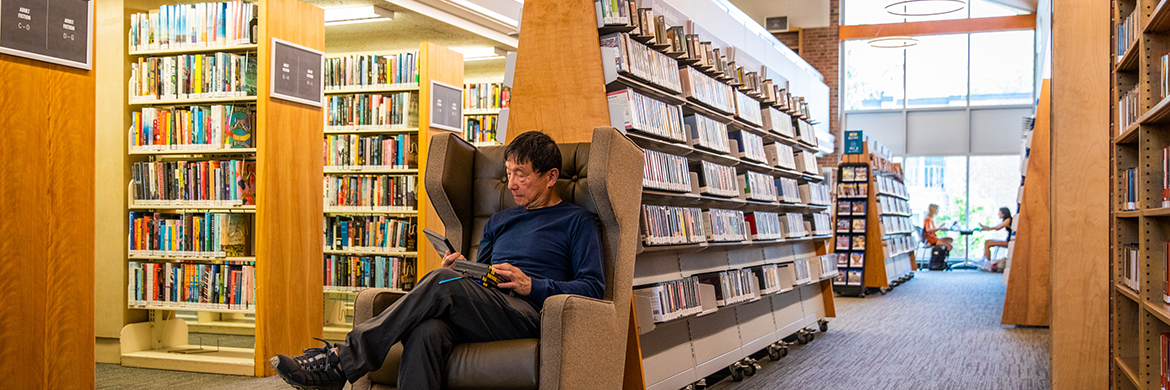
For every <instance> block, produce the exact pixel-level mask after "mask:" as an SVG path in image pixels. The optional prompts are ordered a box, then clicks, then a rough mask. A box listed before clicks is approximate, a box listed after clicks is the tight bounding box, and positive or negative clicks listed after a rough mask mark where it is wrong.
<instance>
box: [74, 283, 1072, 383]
mask: <svg viewBox="0 0 1170 390" xmlns="http://www.w3.org/2000/svg"><path fill="white" fill-rule="evenodd" d="M1001 280H1002V279H1001V275H999V274H987V273H982V272H978V271H955V272H919V273H918V276H917V277H915V278H914V279H913V280H911V281H910V282H908V283H906V284H904V285H902V286H899V287H897V288H896V289H894V291H892V292H890V293H889V294H888V295H885V296H878V295H875V296H870V297H867V298H862V299H858V298H842V297H838V298H837V299H836V304H837V319H836V320H834V321H833V322H831V323H830V324H829V332H828V333H823V334H822V333H818V334H817V338H816V340H814V341H813V342H812V343H811V344H808V345H805V346H797V347H795V348H793V350H792V352H791V353H789V354H788V357H785V358H783V359H781V360H780V361H778V362H771V361H769V360H768V359H767V358H764V359H763V360H761V361H760V363H761V365H763V367H764V368H763V370H761V371H760V372H758V373H756V375H755V376H753V377H750V378H747V379H745V380H744V381H743V382H733V381H732V380H731V379H724V380H722V381H719V382H718V383H714V384H713V386H711V387H710V388H711V390H728V389H735V390H755V389H818V390H820V389H848V390H856V389H867V390H880V389H996V390H999V389H1048V388H1049V379H1048V377H1049V370H1048V360H1049V358H1048V356H1049V355H1048V351H1049V331H1048V329H1047V328H1018V329H1017V328H1013V327H1004V326H1000V325H999V320H1000V311H1001V310H1002V308H1003V295H1004V290H1005V287H1004V286H1003V285H1002V284H1000V281H1001ZM205 340H206V339H205ZM97 388H98V389H127V390H140V389H141V390H145V389H168V388H182V389H217V390H226V389H291V387H288V386H287V385H285V384H284V382H282V381H281V380H280V378H277V377H272V378H250V377H239V376H228V375H209V374H192V373H184V372H175V371H161V370H147V369H136V368H124V367H121V366H118V365H112V364H98V365H97ZM347 388H348V386H347Z"/></svg>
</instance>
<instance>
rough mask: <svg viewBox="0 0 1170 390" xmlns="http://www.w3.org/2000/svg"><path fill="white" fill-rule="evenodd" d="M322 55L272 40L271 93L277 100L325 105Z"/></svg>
mask: <svg viewBox="0 0 1170 390" xmlns="http://www.w3.org/2000/svg"><path fill="white" fill-rule="evenodd" d="M323 61H324V53H322V52H321V51H319V50H313V49H310V48H307V47H304V46H301V45H297V44H295V43H292V42H287V41H283V40H280V39H276V38H272V93H271V96H272V97H274V98H277V99H284V100H289V101H294V102H297V103H304V104H308V105H312V106H317V107H324V106H325V103H324V101H325V87H324V85H323V84H321V75H322V67H323V64H324V62H323Z"/></svg>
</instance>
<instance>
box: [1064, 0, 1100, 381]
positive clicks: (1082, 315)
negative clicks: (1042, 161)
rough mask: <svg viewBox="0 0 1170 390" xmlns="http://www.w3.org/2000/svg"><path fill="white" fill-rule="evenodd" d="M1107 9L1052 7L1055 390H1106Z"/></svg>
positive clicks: (1072, 3)
mask: <svg viewBox="0 0 1170 390" xmlns="http://www.w3.org/2000/svg"><path fill="white" fill-rule="evenodd" d="M1110 12H1111V11H1110V4H1109V2H1105V1H1096V0H1069V1H1059V2H1054V3H1053V15H1052V143H1051V147H1052V175H1051V177H1052V191H1051V202H1052V208H1051V210H1052V219H1051V226H1052V263H1053V264H1056V265H1058V266H1056V267H1052V268H1051V272H1052V351H1051V356H1052V370H1051V372H1052V389H1054V390H1063V389H1105V388H1109V387H1110V386H1109V385H1110V383H1109V367H1110V356H1109V323H1110V318H1109V305H1110V302H1109V297H1110V289H1111V288H1112V286H1110V285H1109V274H1110V270H1111V268H1110V267H1109V264H1110V260H1111V257H1110V255H1109V254H1110V248H1109V235H1110V231H1109V226H1110V223H1109V219H1110V214H1109V211H1110V209H1109V207H1110V204H1111V202H1110V197H1109V188H1110V183H1109V175H1110V171H1111V168H1110V155H1109V153H1110V150H1111V149H1112V148H1113V147H1112V144H1111V142H1110V139H1109V134H1110V129H1111V128H1110V120H1109V119H1110V118H1109V116H1110V112H1111V110H1110V103H1109V102H1110V96H1109V85H1110V82H1109V80H1110V66H1112V64H1111V61H1109V58H1110V45H1111V43H1112V41H1111V39H1110V31H1111V29H1112V28H1113V26H1112V25H1111V23H1110V19H1109V17H1108V15H1110Z"/></svg>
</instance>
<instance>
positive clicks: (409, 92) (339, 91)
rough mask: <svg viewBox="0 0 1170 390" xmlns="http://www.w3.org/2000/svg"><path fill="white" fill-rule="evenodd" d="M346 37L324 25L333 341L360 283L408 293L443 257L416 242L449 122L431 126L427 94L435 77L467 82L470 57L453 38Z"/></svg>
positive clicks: (329, 332) (329, 326)
mask: <svg viewBox="0 0 1170 390" xmlns="http://www.w3.org/2000/svg"><path fill="white" fill-rule="evenodd" d="M366 26H369V27H368V28H370V29H377V28H378V24H367V25H366ZM363 27H364V26H363ZM346 36H347V37H358V38H350V39H348V40H346V39H338V38H333V39H331V38H329V34H326V44H327V50H326V55H325V63H326V69H325V79H326V83H325V86H326V87H325V97H326V102H327V105H326V107H325V110H326V115H325V122H324V134H325V137H324V143H325V145H324V148H325V150H327V151H328V153H327V155H326V161H325V171H324V173H325V188H324V199H323V200H324V203H323V204H324V208H325V227H324V243H325V246H324V257H323V263H322V269H323V272H324V277H325V279H324V280H325V283H324V285H325V313H324V315H325V323H324V334H325V339H328V340H344V339H345V335H346V334H347V333H349V331H350V330H353V322H352V321H353V320H352V319H353V304H354V299H356V298H357V294H358V293H359V292H361V291H362V290H364V289H367V288H371V287H376V288H390V289H399V290H403V291H404V292H405V291H408V290H410V289H411V288H413V286H414V284H415V283H416V282H417V280H418V278H419V277H421V276H422V275H425V274H426V270H427V269H433V268H434V267H436V266H437V265H435V264H437V260H435V262H436V263H434V264H431V265H429V266H428V264H427V261H426V259H427V256H428V255H427V254H428V253H429V249H430V247H429V246H427V245H417V241H418V240H417V236H418V234H419V232H421V231H422V229H423V228H426V227H427V225H426V220H427V212H426V211H427V210H428V204H429V201H428V198H427V197H426V195H425V194H424V193H423V187H422V185H421V179H422V177H423V174H424V172H425V167H424V162H425V160H426V158H425V156H426V146H427V143H428V142H429V141H430V134H434V133H435V132H438V131H450V129H448V130H443V129H437V128H432V127H431V125H430V124H431V121H430V116H431V107H430V105H428V104H421V103H422V102H427V101H430V97H431V93H432V92H431V89H430V87H429V86H430V85H431V81H432V80H433V81H437V82H440V83H443V84H446V85H449V86H456V87H459V86H461V85H462V84H463V73H462V69H463V57H462V55H460V54H459V53H457V52H454V51H452V50H450V49H448V48H446V47H443V46H441V45H437V44H434V43H430V42H422V43H420V44H419V47H418V51H408V52H386V51H382V50H379V48H380V47H384V46H387V45H388V44H386V43H385V42H381V41H379V40H377V39H372V38H367V37H368V36H378V37H381V36H384V34H378V33H377V31H376V30H371V31H369V34H352V33H350V34H346ZM378 39H393V37H387V38H378ZM399 46H400V45H399ZM334 47H340V48H345V49H346V51H345V52H338V51H335V50H334V49H331V48H334ZM363 69H365V70H363ZM361 75H365V77H362V76H361ZM424 87H425V88H424ZM431 229H432V230H436V231H439V230H442V229H436V228H433V227H432V228H431ZM354 231H356V233H355V232H354ZM420 259H423V260H422V261H421V262H420ZM428 267H431V268H428Z"/></svg>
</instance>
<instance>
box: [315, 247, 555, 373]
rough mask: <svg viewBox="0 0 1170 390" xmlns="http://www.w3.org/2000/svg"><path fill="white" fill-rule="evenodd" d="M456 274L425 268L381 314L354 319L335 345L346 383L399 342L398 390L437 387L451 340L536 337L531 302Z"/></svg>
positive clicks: (379, 364)
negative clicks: (357, 321) (342, 340)
mask: <svg viewBox="0 0 1170 390" xmlns="http://www.w3.org/2000/svg"><path fill="white" fill-rule="evenodd" d="M460 276H461V274H460V273H459V272H456V271H453V270H450V269H446V268H440V269H437V270H434V271H431V272H430V273H427V275H426V276H424V277H423V279H422V280H421V281H419V284H418V285H417V286H415V288H414V290H412V291H411V292H410V293H409V294H406V295H405V296H403V297H402V298H399V299H398V301H396V302H394V304H392V305H390V307H389V308H387V309H386V311H383V312H382V314H379V315H378V316H376V317H374V318H372V319H370V320H369V321H366V322H364V323H361V324H355V325H354V327H353V331H352V332H349V334H348V335H347V336H346V337H345V344H337V350H338V356H339V357H340V358H341V368H342V370H343V371H345V376H346V378H347V379H349V381H350V383H353V382H356V381H357V380H358V379H361V377H362V376H365V375H366V373H368V372H371V371H376V370H377V369H378V368H380V367H382V363H383V362H384V361H385V360H386V354H388V353H389V352H390V347H391V346H393V345H394V343H397V342H399V341H401V342H402V349H403V351H402V364H401V365H400V366H399V368H398V389H400V390H414V389H434V390H437V389H440V388H441V387H442V385H443V378H442V376H443V372H444V368H445V366H446V363H447V355H449V354H450V353H451V349H452V348H453V347H454V344H456V343H469V342H472V343H474V342H486V341H501V340H513V339H522V338H537V337H540V310H539V309H537V308H536V307H535V306H534V305H533V304H532V303H529V302H528V301H526V300H524V299H522V298H519V297H514V296H511V295H508V294H506V293H503V292H501V291H500V290H497V289H494V288H488V287H484V286H482V285H480V284H478V283H477V282H475V281H472V280H470V279H467V278H459V277H460ZM452 278H459V279H456V280H451V281H448V280H449V279H452ZM444 281H446V282H444Z"/></svg>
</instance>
